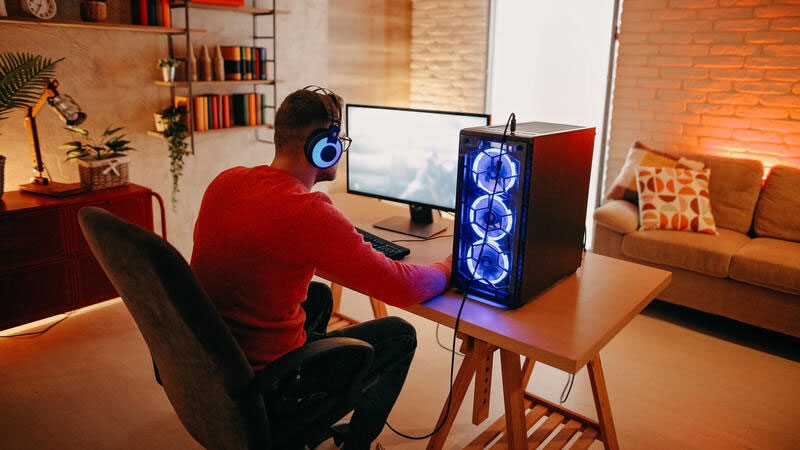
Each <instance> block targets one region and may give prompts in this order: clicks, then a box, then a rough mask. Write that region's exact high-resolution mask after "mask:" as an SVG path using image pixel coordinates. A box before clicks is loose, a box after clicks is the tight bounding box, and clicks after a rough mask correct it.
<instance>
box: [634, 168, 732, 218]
mask: <svg viewBox="0 0 800 450" xmlns="http://www.w3.org/2000/svg"><path fill="white" fill-rule="evenodd" d="M710 175H711V172H710V171H709V170H708V169H703V170H692V169H676V168H672V167H644V166H638V167H637V168H636V180H637V181H638V183H639V222H640V223H641V224H642V227H641V229H642V230H656V229H662V230H679V231H696V232H698V233H706V234H717V228H716V226H715V223H714V216H713V215H712V214H711V196H710V195H709V193H708V179H709V176H710Z"/></svg>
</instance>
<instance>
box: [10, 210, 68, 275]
mask: <svg viewBox="0 0 800 450" xmlns="http://www.w3.org/2000/svg"><path fill="white" fill-rule="evenodd" d="M61 220H62V215H61V210H59V209H55V208H52V209H43V210H38V211H33V212H27V213H14V214H3V215H0V270H6V269H10V268H13V267H21V266H27V265H30V264H34V263H37V262H41V261H47V260H53V259H57V258H62V257H65V256H66V255H67V250H66V244H65V242H66V239H64V236H63V234H62V233H63V232H62V230H63V227H62V226H61Z"/></svg>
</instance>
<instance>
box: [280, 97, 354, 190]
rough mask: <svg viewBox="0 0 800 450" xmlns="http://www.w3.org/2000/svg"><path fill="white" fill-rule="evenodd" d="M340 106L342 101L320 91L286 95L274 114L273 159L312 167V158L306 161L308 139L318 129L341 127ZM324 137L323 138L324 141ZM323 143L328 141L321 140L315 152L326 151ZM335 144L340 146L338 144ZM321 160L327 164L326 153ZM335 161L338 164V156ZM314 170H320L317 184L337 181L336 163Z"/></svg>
mask: <svg viewBox="0 0 800 450" xmlns="http://www.w3.org/2000/svg"><path fill="white" fill-rule="evenodd" d="M342 105H343V102H342V99H341V97H339V96H338V95H336V94H334V93H333V92H331V91H328V90H326V89H322V88H316V87H313V88H304V89H300V90H297V91H295V92H293V93H291V94H289V96H287V97H286V99H284V101H283V103H281V106H280V107H279V108H278V111H277V112H276V113H275V153H276V158H278V157H280V158H284V159H289V160H291V161H294V162H295V163H296V164H303V162H304V161H305V162H306V163H308V164H310V165H311V166H315V164H314V163H313V162H312V159H313V157H312V158H307V157H306V145H307V144H308V143H309V137H311V135H312V134H314V132H315V131H318V130H320V129H324V130H328V128H329V127H330V126H331V125H334V124H335V125H336V126H337V127H338V126H340V125H341V117H342V110H341V109H342ZM327 135H328V134H327V133H325V134H324V136H325V137H327ZM316 137H318V138H320V137H321V136H319V135H316ZM312 143H313V141H312ZM326 143H327V139H323V140H322V142H321V143H320V145H319V146H317V148H318V149H324V148H325V147H327V145H326ZM335 144H336V145H340V144H339V142H338V140H337V141H336V143H335ZM339 149H341V147H339ZM324 159H325V160H327V161H330V153H329V152H328V153H325V158H324ZM336 159H337V160H338V156H337V158H336ZM322 166H325V164H322ZM316 167H317V168H318V169H319V173H318V175H317V177H316V181H330V180H333V179H334V178H335V177H336V169H337V167H338V161H337V163H336V164H332V165H331V167H327V168H320V167H319V166H316Z"/></svg>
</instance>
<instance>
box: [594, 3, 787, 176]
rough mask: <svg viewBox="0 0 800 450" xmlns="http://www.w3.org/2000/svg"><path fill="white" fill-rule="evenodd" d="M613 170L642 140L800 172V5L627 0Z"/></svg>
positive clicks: (611, 142) (611, 148)
mask: <svg viewBox="0 0 800 450" xmlns="http://www.w3.org/2000/svg"><path fill="white" fill-rule="evenodd" d="M621 23H622V25H621V29H620V35H619V55H618V62H617V75H616V81H615V88H614V99H613V110H612V111H613V112H612V121H611V133H610V139H609V151H608V161H607V172H606V181H607V183H606V186H607V185H608V183H610V181H612V180H613V179H614V177H615V176H616V174H617V172H618V171H619V169H620V167H621V166H622V163H623V162H624V159H625V154H626V153H627V150H628V147H629V146H630V144H631V142H632V141H633V140H634V139H638V140H641V141H642V142H644V143H646V144H647V145H650V146H653V147H655V148H660V149H665V150H670V149H673V150H690V151H698V152H704V153H713V154H721V155H728V156H739V157H744V158H754V159H760V160H761V161H763V163H764V165H765V166H767V167H771V166H773V165H776V164H789V165H794V166H800V0H624V3H623V5H622V22H621Z"/></svg>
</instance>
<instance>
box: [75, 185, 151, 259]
mask: <svg viewBox="0 0 800 450" xmlns="http://www.w3.org/2000/svg"><path fill="white" fill-rule="evenodd" d="M85 206H97V207H98V208H103V209H105V210H107V211H108V212H110V213H111V214H114V215H115V216H117V217H120V218H122V219H125V220H127V221H129V222H133V223H135V224H137V225H141V226H143V227H145V228H147V229H152V228H153V219H152V204H151V200H150V196H149V195H146V196H144V195H141V196H128V197H119V198H110V199H106V200H103V201H99V202H96V203H91V204H83V205H78V206H75V207H73V208H70V209H69V214H68V218H67V220H68V221H69V222H70V224H69V226H70V229H72V230H75V232H74V233H72V234H73V236H72V237H73V239H72V242H71V243H70V245H71V247H70V248H71V249H72V250H71V254H73V255H83V254H87V253H91V250H90V249H89V244H87V243H86V239H85V238H84V237H83V232H81V227H80V225H79V224H78V210H80V209H81V208H83V207H85Z"/></svg>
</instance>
